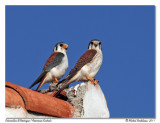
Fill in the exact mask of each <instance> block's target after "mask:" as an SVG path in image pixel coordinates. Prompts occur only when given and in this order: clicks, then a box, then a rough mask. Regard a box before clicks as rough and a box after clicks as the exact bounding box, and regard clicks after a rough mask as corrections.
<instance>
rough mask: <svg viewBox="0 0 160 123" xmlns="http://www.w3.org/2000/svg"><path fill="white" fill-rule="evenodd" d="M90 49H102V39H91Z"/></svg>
mask: <svg viewBox="0 0 160 123" xmlns="http://www.w3.org/2000/svg"><path fill="white" fill-rule="evenodd" d="M88 49H95V50H101V49H102V48H101V41H99V40H91V41H90V43H89V45H88Z"/></svg>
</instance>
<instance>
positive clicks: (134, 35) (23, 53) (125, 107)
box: [6, 6, 155, 118]
mask: <svg viewBox="0 0 160 123" xmlns="http://www.w3.org/2000/svg"><path fill="white" fill-rule="evenodd" d="M92 39H99V40H101V42H102V51H103V57H104V59H103V64H102V67H101V69H100V71H99V73H98V74H97V75H96V77H95V78H96V79H98V80H99V81H100V86H101V88H102V90H103V92H104V95H105V97H106V99H107V103H108V107H109V111H110V115H111V118H153V117H155V7H154V6H6V81H10V82H12V83H15V84H17V85H20V86H23V87H26V88H28V87H29V86H30V85H31V84H32V82H33V81H34V80H35V79H36V78H37V77H38V76H39V74H40V73H41V71H42V68H43V65H44V63H45V62H46V60H47V59H48V57H49V56H50V54H51V53H52V51H53V47H54V45H55V44H56V43H57V42H61V41H62V42H65V43H67V44H68V45H69V49H68V52H67V54H68V58H69V68H68V70H67V72H66V74H68V72H69V71H70V69H71V68H73V67H74V65H75V63H76V61H77V60H78V59H79V57H80V56H81V55H82V54H83V53H84V52H85V51H86V50H87V47H88V43H89V41H90V40H92ZM77 83H78V82H76V84H77ZM72 85H74V84H72ZM48 86H49V84H46V85H44V86H43V87H42V88H41V89H44V88H48Z"/></svg>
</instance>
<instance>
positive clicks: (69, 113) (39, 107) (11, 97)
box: [5, 82, 75, 118]
mask: <svg viewBox="0 0 160 123" xmlns="http://www.w3.org/2000/svg"><path fill="white" fill-rule="evenodd" d="M5 85H6V98H5V99H6V106H11V105H20V106H21V107H24V108H25V109H26V110H29V111H34V112H38V113H42V114H44V115H51V116H56V117H65V118H71V117H73V116H74V114H75V109H74V108H73V107H72V105H71V104H70V103H68V102H67V101H64V100H61V99H58V98H55V97H52V96H51V95H48V94H41V93H39V92H36V91H33V90H30V89H27V88H24V87H21V86H18V85H15V84H13V83H10V82H6V84H5Z"/></svg>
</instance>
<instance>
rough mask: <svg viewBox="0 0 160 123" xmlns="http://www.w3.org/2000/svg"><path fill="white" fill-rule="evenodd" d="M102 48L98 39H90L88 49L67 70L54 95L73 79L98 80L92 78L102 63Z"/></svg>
mask: <svg viewBox="0 0 160 123" xmlns="http://www.w3.org/2000/svg"><path fill="white" fill-rule="evenodd" d="M102 59H103V56H102V50H101V42H100V41H99V40H91V41H90V43H89V45H88V50H87V51H86V52H85V53H84V54H83V55H82V56H81V57H80V58H79V60H78V62H77V63H76V65H75V67H74V68H73V69H72V70H71V71H70V72H69V75H68V76H66V77H65V78H64V79H63V80H62V81H61V82H59V83H58V84H57V86H58V85H59V84H60V83H64V84H63V85H62V87H61V88H60V89H59V91H57V92H56V93H55V95H54V96H55V97H56V96H57V95H58V94H59V93H60V92H61V91H62V90H63V89H65V88H66V87H68V86H69V84H70V83H72V82H74V81H89V80H90V81H91V82H93V83H94V84H95V83H96V82H97V81H98V80H96V81H95V79H94V76H95V75H96V74H97V72H98V71H99V69H100V67H101V64H102Z"/></svg>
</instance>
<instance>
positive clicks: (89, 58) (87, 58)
mask: <svg viewBox="0 0 160 123" xmlns="http://www.w3.org/2000/svg"><path fill="white" fill-rule="evenodd" d="M96 53H97V51H96V50H93V49H91V50H87V52H85V53H84V54H83V55H82V56H81V57H80V58H79V60H78V62H77V63H76V65H75V67H74V68H73V69H72V70H71V71H70V72H69V75H68V76H67V77H65V78H64V79H63V80H62V81H61V82H59V83H58V84H57V85H59V84H60V83H64V82H66V81H68V80H70V79H71V78H72V77H74V76H75V75H76V73H77V72H78V71H79V70H80V69H81V68H82V67H83V66H84V65H86V64H87V63H89V62H91V61H92V59H93V57H94V56H95V55H96ZM70 83H71V82H67V83H65V84H64V85H63V86H62V87H61V88H60V90H59V91H58V92H57V93H56V94H55V95H54V96H57V95H58V94H59V93H60V92H61V91H62V90H63V89H65V88H66V87H67V86H69V84H70Z"/></svg>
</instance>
